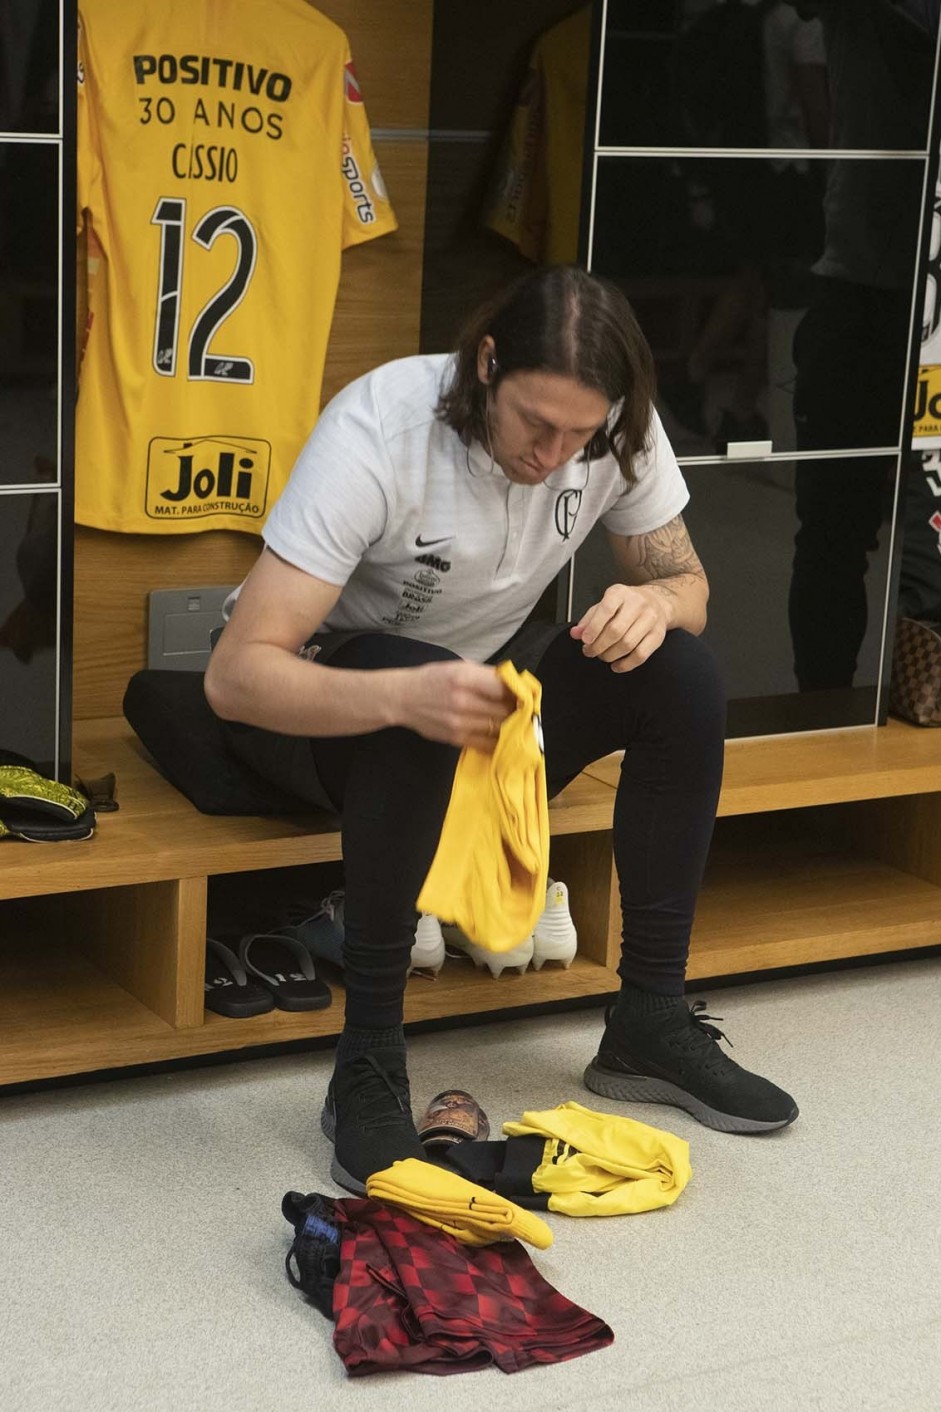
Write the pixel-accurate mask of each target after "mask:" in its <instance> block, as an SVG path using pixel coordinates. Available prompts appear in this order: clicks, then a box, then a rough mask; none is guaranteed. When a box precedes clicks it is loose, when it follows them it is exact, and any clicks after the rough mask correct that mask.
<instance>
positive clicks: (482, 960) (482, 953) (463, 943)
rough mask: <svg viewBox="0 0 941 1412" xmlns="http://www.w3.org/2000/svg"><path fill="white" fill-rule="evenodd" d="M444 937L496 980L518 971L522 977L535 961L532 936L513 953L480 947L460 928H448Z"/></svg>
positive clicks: (445, 929) (515, 947)
mask: <svg viewBox="0 0 941 1412" xmlns="http://www.w3.org/2000/svg"><path fill="white" fill-rule="evenodd" d="M444 935H445V937H446V939H447V943H448V945H449V946H453V947H456V948H457V949H458V950H460V951H464V952H466V953H467V955H468V956H469V957H470V958H471V960H472V961H473V963H474V965H475V966H477V967H478V968H482V967H483V966H486V967H487V970H488V971H489V972H490V974H491V975H492V976H493V978H494V979H495V980H496V978H497V977H498V976H499V975H500V973H501V972H502V971H518V972H519V973H520V975H522V974H523V972H524V971H525V970H526V967H527V966H528V965H529V963H530V961H531V960H532V959H533V939H532V937H531V936H528V937H527V938H526V940H525V941H521V942H520V944H519V946H514V947H513V950H512V951H488V950H487V948H486V947H485V946H478V945H477V943H476V942H475V941H471V940H470V938H469V937H466V936H465V935H464V933H463V932H462V931H461V929H460V927H452V926H447V927H445V928H444Z"/></svg>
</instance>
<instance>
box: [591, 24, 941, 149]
mask: <svg viewBox="0 0 941 1412" xmlns="http://www.w3.org/2000/svg"><path fill="white" fill-rule="evenodd" d="M930 10H931V7H930V6H929V5H918V4H884V3H872V0H817V2H816V3H812V0H808V3H803V4H798V3H793V4H792V3H785V0H776V3H775V0H771V3H749V0H608V8H607V23H606V29H605V51H604V71H603V78H602V105H601V133H600V139H601V145H602V146H603V147H690V148H693V149H695V150H697V151H703V150H705V149H709V148H713V149H718V148H736V147H739V148H769V149H777V150H781V149H784V150H788V151H790V150H793V149H795V148H803V147H818V148H829V149H833V150H851V149H854V148H855V149H859V150H869V151H880V152H882V151H891V152H906V151H912V150H914V151H924V149H925V148H926V146H927V142H928V127H929V117H930V112H929V110H930V95H931V83H932V75H933V72H934V56H935V48H936V30H935V32H932V30H931V28H930V25H931V21H930V19H929V18H927V17H928V16H929V13H930ZM934 25H935V26H936V25H937V18H935V20H934Z"/></svg>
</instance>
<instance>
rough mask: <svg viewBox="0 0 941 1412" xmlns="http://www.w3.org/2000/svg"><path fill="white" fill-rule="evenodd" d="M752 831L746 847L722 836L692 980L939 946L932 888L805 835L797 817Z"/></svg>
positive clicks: (938, 908) (940, 912)
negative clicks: (752, 834)
mask: <svg viewBox="0 0 941 1412" xmlns="http://www.w3.org/2000/svg"><path fill="white" fill-rule="evenodd" d="M749 824H750V825H752V827H753V832H754V836H753V838H752V839H751V842H750V843H749V845H748V846H747V848H746V847H743V843H742V839H741V836H740V834H739V835H738V836H737V837H733V838H732V839H729V840H725V839H723V836H722V830H721V826H720V827H719V829H718V830H717V836H716V844H715V846H714V848H713V851H712V856H711V858H710V862H709V867H708V869H707V873H706V878H705V881H704V885H703V889H702V893H701V894H700V899H699V906H698V908H697V914H696V925H695V928H694V931H693V937H692V945H691V949H690V962H689V970H688V975H689V978H690V979H691V980H695V979H697V978H698V977H701V976H722V975H738V974H742V973H744V972H749V971H761V970H767V969H771V968H775V967H783V966H798V965H805V964H808V963H811V962H819V961H832V960H837V959H842V958H845V957H848V956H872V955H877V954H878V953H880V952H886V951H897V950H904V949H908V948H911V947H919V946H934V945H937V944H938V943H941V888H938V887H936V886H935V885H934V884H933V883H931V882H926V881H925V880H923V879H922V878H919V877H916V876H914V875H912V874H911V873H908V872H905V871H902V870H901V869H899V868H895V867H892V866H890V865H888V864H886V863H884V862H882V861H880V860H878V859H874V858H869V857H866V856H865V855H864V854H860V853H857V852H855V851H851V850H848V849H843V848H840V847H839V846H838V845H835V844H834V843H832V842H830V841H828V840H827V839H826V838H821V837H819V836H818V835H816V834H815V833H813V832H811V833H809V834H808V833H806V832H803V831H801V829H800V826H799V820H798V819H795V818H794V817H793V816H791V817H790V818H788V819H786V820H781V819H780V818H778V819H771V820H768V821H766V820H749ZM756 824H757V825H758V827H757V828H755V827H754V826H755V825H756ZM766 824H767V825H770V827H763V826H765V825H766Z"/></svg>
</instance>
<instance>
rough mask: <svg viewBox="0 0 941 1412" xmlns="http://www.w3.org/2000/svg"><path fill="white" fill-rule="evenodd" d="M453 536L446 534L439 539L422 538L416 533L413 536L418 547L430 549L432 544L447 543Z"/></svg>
mask: <svg viewBox="0 0 941 1412" xmlns="http://www.w3.org/2000/svg"><path fill="white" fill-rule="evenodd" d="M453 538H454V535H453V534H446V535H443V536H442V537H441V538H440V539H422V537H421V535H420V534H418V535H416V536H415V543H416V545H417V546H418V548H419V549H430V548H431V546H432V545H433V544H448V543H449V542H450V541H451V540H452V539H453Z"/></svg>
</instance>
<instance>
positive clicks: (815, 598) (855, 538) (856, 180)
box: [789, 0, 939, 690]
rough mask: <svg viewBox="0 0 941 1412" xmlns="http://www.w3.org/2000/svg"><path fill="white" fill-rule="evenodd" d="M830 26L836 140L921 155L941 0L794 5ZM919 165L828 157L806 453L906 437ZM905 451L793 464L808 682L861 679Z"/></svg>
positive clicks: (804, 381) (801, 350) (797, 638)
mask: <svg viewBox="0 0 941 1412" xmlns="http://www.w3.org/2000/svg"><path fill="white" fill-rule="evenodd" d="M794 8H795V9H796V10H797V12H798V14H799V15H801V16H804V17H812V16H819V18H820V20H821V22H822V24H823V29H824V41H825V47H826V55H827V68H828V75H829V90H830V103H831V118H830V122H831V132H830V138H829V144H828V145H829V146H830V147H832V148H834V149H836V150H839V149H855V150H869V151H874V150H875V151H879V150H881V151H912V150H914V151H919V150H923V149H924V147H925V145H926V142H927V137H928V127H929V116H930V114H929V108H930V98H931V84H932V75H933V71H934V62H935V48H936V39H937V32H938V11H939V0H814V3H810V2H809V0H808V3H800V4H795V7H794ZM922 181H923V168H922V164H921V163H920V162H913V161H906V160H904V159H899V158H895V159H893V158H887V159H883V160H879V159H867V158H861V159H850V158H845V159H839V158H836V159H834V160H833V161H832V163H831V165H830V169H829V173H828V180H827V189H826V198H825V203H824V211H825V221H826V233H825V244H824V250H823V254H822V255H821V257H820V259H819V260H818V261H817V263H816V265H815V267H814V272H815V287H814V291H813V296H812V302H811V305H810V307H809V309H808V311H807V313H806V314H805V316H804V318H803V319H802V321H801V323H800V325H799V326H798V329H797V332H796V334H795V339H794V363H795V367H796V384H795V392H794V419H795V423H796V426H797V445H798V449H799V450H801V451H816V450H828V451H829V450H838V449H841V448H846V449H847V450H862V449H865V448H867V447H880V446H896V445H897V444H898V442H899V438H900V436H901V437H902V438H903V439H904V440H907V438H908V434H909V432H908V426H907V424H905V423H904V421H903V411H904V409H903V407H902V396H903V391H904V370H905V364H906V354H907V349H908V340H909V335H910V327H911V322H910V321H911V314H912V300H913V283H914V270H915V260H916V247H917V239H918V215H919V210H920V204H921V187H922ZM894 468H895V456H894V455H893V457H892V458H891V459H890V458H888V457H879V456H876V457H871V456H869V457H865V456H844V457H840V458H839V459H836V460H832V461H831V460H821V461H803V462H798V463H797V469H796V474H795V492H796V511H797V518H798V521H799V528H798V531H797V535H796V537H795V547H794V564H793V573H792V579H791V591H790V600H789V616H790V624H791V636H792V642H793V648H794V670H795V674H796V676H797V682H798V686H799V687H800V689H801V690H824V689H837V688H845V687H848V686H850V685H852V682H853V677H854V674H855V672H856V666H857V658H858V653H859V649H860V646H861V644H862V640H863V637H864V634H865V631H866V624H867V597H866V583H865V578H866V570H867V566H868V556H869V554H870V553H871V552H872V551H873V550H874V549H875V548H876V546H877V543H878V533H879V526H880V523H881V521H882V518H883V515H884V513H885V511H886V509H887V504H888V500H889V494H890V491H891V482H892V475H893V472H894Z"/></svg>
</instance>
